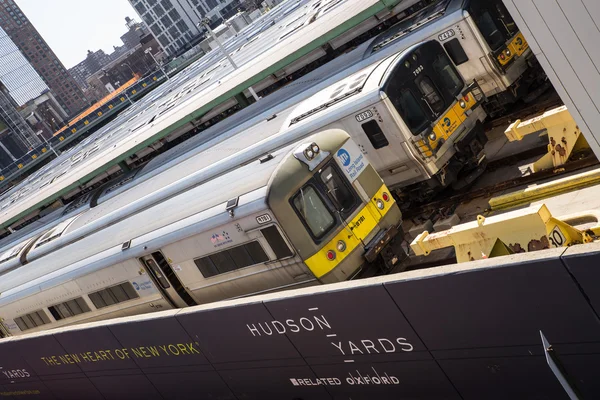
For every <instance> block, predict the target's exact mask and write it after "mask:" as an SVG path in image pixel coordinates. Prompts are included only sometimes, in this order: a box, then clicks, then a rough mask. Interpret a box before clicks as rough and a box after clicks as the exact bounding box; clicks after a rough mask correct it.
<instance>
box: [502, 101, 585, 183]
mask: <svg viewBox="0 0 600 400" xmlns="http://www.w3.org/2000/svg"><path fill="white" fill-rule="evenodd" d="M544 132H546V133H547V134H548V142H549V143H548V153H547V154H546V155H544V156H543V157H542V158H540V159H539V160H538V161H536V162H534V163H533V170H534V172H538V171H542V170H545V169H551V168H556V167H560V166H561V165H563V164H565V163H566V162H567V161H568V160H569V158H570V157H571V155H572V154H573V153H575V152H578V151H582V150H588V149H589V148H590V147H589V144H588V143H587V141H586V140H585V138H584V137H583V134H582V133H581V130H580V129H579V126H578V125H577V122H575V120H574V119H573V117H572V116H571V114H570V113H569V111H568V110H567V107H565V106H562V107H558V108H555V109H553V110H550V111H547V112H545V113H544V114H542V115H540V116H537V117H535V118H532V119H530V120H527V121H523V122H522V121H521V120H516V121H515V122H514V123H512V124H511V125H510V126H509V127H508V129H506V131H505V132H504V134H505V135H506V137H507V138H508V140H509V141H511V142H514V141H517V140H522V139H523V137H525V136H526V135H530V134H536V133H537V134H541V133H544Z"/></svg>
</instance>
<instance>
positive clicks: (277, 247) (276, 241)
mask: <svg viewBox="0 0 600 400" xmlns="http://www.w3.org/2000/svg"><path fill="white" fill-rule="evenodd" d="M260 232H261V233H262V235H263V236H264V237H265V239H266V240H267V243H269V246H270V247H271V250H273V252H274V253H275V257H277V259H282V258H287V257H291V256H293V255H294V253H293V252H292V250H290V248H289V247H288V245H287V243H286V242H285V240H283V237H282V236H281V233H279V230H278V229H277V227H276V226H275V225H271V226H269V227H267V228H263V229H261V230H260Z"/></svg>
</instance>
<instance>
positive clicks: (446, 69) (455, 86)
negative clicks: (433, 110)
mask: <svg viewBox="0 0 600 400" xmlns="http://www.w3.org/2000/svg"><path fill="white" fill-rule="evenodd" d="M433 69H434V71H435V72H436V73H437V74H438V76H439V77H440V81H441V83H442V85H443V89H444V90H445V91H446V93H447V94H448V96H449V97H454V96H457V95H458V94H459V93H460V91H461V90H462V88H463V86H464V84H463V80H462V79H461V78H460V76H458V73H457V72H456V70H455V69H454V67H453V66H452V65H451V64H450V60H449V59H448V57H446V56H445V55H443V54H440V55H438V56H437V57H436V59H435V61H434V62H433Z"/></svg>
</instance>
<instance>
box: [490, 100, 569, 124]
mask: <svg viewBox="0 0 600 400" xmlns="http://www.w3.org/2000/svg"><path fill="white" fill-rule="evenodd" d="M545 97H546V98H544V99H543V100H541V101H539V102H535V103H534V104H531V105H525V106H523V104H521V103H518V104H516V105H514V106H513V107H512V108H513V110H511V111H509V112H508V114H505V115H502V116H500V117H498V118H495V119H493V120H490V121H487V122H486V123H485V125H484V128H485V130H486V132H487V131H490V130H492V129H495V128H498V127H500V126H505V127H508V126H509V125H510V124H511V123H513V122H515V121H516V120H518V119H521V120H524V119H529V118H532V117H535V116H536V115H539V114H542V113H544V112H546V111H548V110H551V109H553V108H556V107H560V106H562V105H563V102H562V100H561V98H560V96H559V95H558V94H557V93H556V92H555V91H554V90H553V91H552V92H551V93H549V94H548V95H547V96H545Z"/></svg>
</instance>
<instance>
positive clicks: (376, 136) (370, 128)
mask: <svg viewBox="0 0 600 400" xmlns="http://www.w3.org/2000/svg"><path fill="white" fill-rule="evenodd" d="M361 126H362V128H363V131H365V134H366V135H367V138H368V139H369V142H371V145H372V146H373V148H374V149H381V148H382V147H385V146H387V145H389V144H390V142H388V140H387V138H386V137H385V134H384V133H383V131H382V130H381V127H380V126H379V124H378V123H377V121H375V120H374V119H372V120H370V121H368V122H365V123H364V124H362V125H361Z"/></svg>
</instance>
